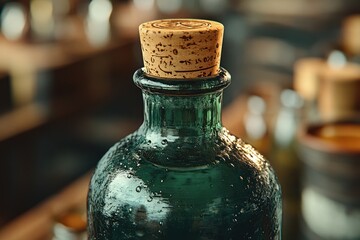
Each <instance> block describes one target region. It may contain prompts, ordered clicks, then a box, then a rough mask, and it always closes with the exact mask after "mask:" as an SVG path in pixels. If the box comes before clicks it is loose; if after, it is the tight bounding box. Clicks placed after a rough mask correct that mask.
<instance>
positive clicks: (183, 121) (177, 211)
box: [88, 69, 282, 240]
mask: <svg viewBox="0 0 360 240" xmlns="http://www.w3.org/2000/svg"><path fill="white" fill-rule="evenodd" d="M134 82H135V84H136V85H137V86H139V87H140V88H141V89H142V91H143V97H144V122H143V124H142V125H141V127H140V128H139V129H138V130H137V131H135V132H134V133H132V134H130V135H129V136H127V137H125V138H124V139H122V140H120V141H119V142H118V143H116V144H115V145H114V146H113V147H112V148H111V149H110V150H109V151H108V152H107V153H106V154H105V156H104V157H103V158H102V159H101V160H100V162H99V163H98V166H97V168H96V170H95V173H94V175H93V177H92V179H91V183H90V188H89V194H88V231H89V239H91V240H115V239H116V240H122V239H124V240H125V239H174V240H176V239H189V240H190V239H233V240H235V239H266V240H270V239H281V236H280V235H281V211H282V210H281V190H280V186H279V184H278V182H277V179H276V177H275V175H274V172H273V170H272V168H271V166H270V165H269V163H268V162H267V161H266V160H265V159H264V158H263V156H261V155H260V154H259V153H258V152H257V151H255V150H254V149H253V148H252V147H251V146H250V145H248V144H245V143H244V142H243V141H242V140H240V139H238V138H236V137H235V136H233V135H231V134H230V133H229V132H228V131H227V130H226V129H225V128H224V127H223V126H222V124H221V98H222V91H223V89H224V88H225V87H226V86H227V85H228V84H229V83H230V75H229V74H228V73H227V72H226V70H224V69H222V70H221V72H220V74H219V75H218V76H216V77H213V78H199V79H191V80H168V79H155V78H152V77H150V76H146V75H145V74H144V72H143V71H142V70H141V69H140V70H138V71H137V72H136V73H135V75H134Z"/></svg>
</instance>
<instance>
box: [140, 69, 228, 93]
mask: <svg viewBox="0 0 360 240" xmlns="http://www.w3.org/2000/svg"><path fill="white" fill-rule="evenodd" d="M133 79H134V83H135V85H136V86H138V87H139V88H141V89H142V90H143V91H147V92H152V93H162V94H168V95H198V94H204V93H211V92H217V91H221V90H223V89H224V88H226V87H227V86H228V85H229V84H230V82H231V76H230V73H229V72H228V71H227V70H225V69H224V68H220V71H219V73H218V74H217V75H215V76H211V77H201V78H191V79H187V78H181V79H174V78H172V79H169V78H159V77H154V76H151V75H148V74H146V73H145V71H144V70H143V69H142V68H140V69H138V70H137V71H136V72H135V73H134V76H133Z"/></svg>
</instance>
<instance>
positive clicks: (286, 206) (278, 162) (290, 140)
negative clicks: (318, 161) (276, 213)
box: [269, 89, 303, 240]
mask: <svg viewBox="0 0 360 240" xmlns="http://www.w3.org/2000/svg"><path fill="white" fill-rule="evenodd" d="M302 106H303V100H302V98H301V97H300V96H299V95H298V94H297V93H296V92H295V91H294V90H291V89H284V90H283V91H282V92H281V94H280V108H279V111H278V114H277V117H276V120H275V125H274V128H273V134H272V145H271V151H270V154H269V160H270V162H271V163H272V165H273V167H274V169H275V171H276V173H277V176H278V178H279V181H280V184H281V189H282V194H283V219H284V221H283V238H284V239H285V240H286V239H298V238H297V236H298V235H299V229H300V199H301V196H300V191H301V186H300V176H301V172H302V166H301V164H300V161H299V158H298V154H297V151H296V150H297V141H296V134H297V131H298V128H299V124H300V122H301V121H300V119H301V109H302Z"/></svg>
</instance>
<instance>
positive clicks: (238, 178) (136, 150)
mask: <svg viewBox="0 0 360 240" xmlns="http://www.w3.org/2000/svg"><path fill="white" fill-rule="evenodd" d="M165 140H166V139H165V138H164V139H158V140H157V141H151V142H149V140H148V139H147V138H146V137H144V136H143V135H139V134H137V133H136V132H135V133H134V134H132V135H129V136H128V137H126V138H124V139H123V140H121V141H119V142H118V143H116V144H115V145H114V146H113V147H112V148H111V149H110V150H109V151H108V152H107V153H106V154H105V156H104V157H103V158H102V159H101V160H100V162H99V164H98V166H97V169H96V171H95V174H94V177H93V180H92V181H93V182H92V184H93V185H97V186H99V187H101V185H102V186H105V185H109V184H111V183H112V182H114V181H115V182H116V181H117V180H116V178H120V179H123V180H122V182H128V183H129V184H128V186H130V185H131V186H132V187H131V188H133V190H134V189H136V187H137V186H140V187H141V186H146V185H148V184H149V183H150V182H157V183H159V186H164V185H168V184H169V185H168V186H169V188H170V186H174V185H176V184H177V185H179V186H185V185H189V184H188V183H191V184H190V185H192V186H195V185H196V186H197V189H199V188H204V189H207V188H209V189H211V188H212V187H213V186H218V187H219V189H221V188H224V186H225V188H228V190H229V191H234V189H239V191H240V190H241V191H242V192H243V194H245V195H249V196H250V195H254V192H256V194H255V196H257V195H261V196H258V197H260V198H263V197H264V198H266V196H268V195H269V194H274V192H277V191H280V186H279V184H278V182H277V178H276V176H275V174H274V171H273V169H272V168H271V166H270V164H269V163H268V161H267V160H265V159H264V157H263V156H262V155H261V154H259V153H258V152H257V151H256V150H255V149H254V148H253V147H251V146H250V145H248V144H246V143H244V142H243V141H242V140H241V139H239V138H236V137H235V136H234V135H231V134H230V133H229V132H228V131H222V132H220V133H219V134H218V137H216V138H215V139H214V140H212V141H209V140H204V139H202V141H197V142H193V141H189V142H186V141H185V142H181V143H178V142H177V141H169V139H168V140H167V141H165ZM169 179H170V180H169ZM171 179H176V181H175V180H171ZM164 182H165V183H166V184H164ZM130 183H132V184H130ZM194 183H195V185H194ZM201 183H207V184H201ZM154 186H156V184H155V185H154ZM186 189H187V190H189V186H188V187H187V188H186ZM193 191H194V192H197V191H196V189H194V190H193ZM155 192H156V191H155Z"/></svg>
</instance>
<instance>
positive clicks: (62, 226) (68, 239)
mask: <svg viewBox="0 0 360 240" xmlns="http://www.w3.org/2000/svg"><path fill="white" fill-rule="evenodd" d="M86 239H87V233H86V215H85V211H84V210H79V209H74V210H69V211H67V212H65V213H63V214H60V215H59V216H57V217H56V218H55V223H54V227H53V239H52V240H86Z"/></svg>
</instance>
